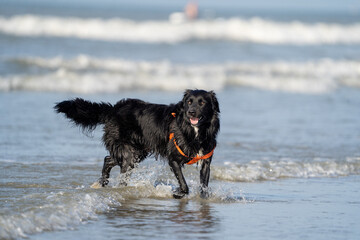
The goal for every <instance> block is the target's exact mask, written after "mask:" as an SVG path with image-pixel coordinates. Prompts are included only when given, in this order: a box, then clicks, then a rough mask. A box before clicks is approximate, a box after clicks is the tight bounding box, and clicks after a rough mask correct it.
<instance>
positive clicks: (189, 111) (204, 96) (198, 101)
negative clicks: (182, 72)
mask: <svg viewBox="0 0 360 240" xmlns="http://www.w3.org/2000/svg"><path fill="white" fill-rule="evenodd" d="M182 103H183V106H184V117H185V119H186V121H188V122H189V123H190V124H191V125H192V126H196V127H198V126H201V125H202V124H204V123H207V122H211V121H212V119H213V118H214V117H217V116H218V114H219V113H220V109H219V103H218V100H217V98H216V95H215V93H214V92H213V91H210V92H207V91H204V90H186V91H185V93H184V98H183V101H182Z"/></svg>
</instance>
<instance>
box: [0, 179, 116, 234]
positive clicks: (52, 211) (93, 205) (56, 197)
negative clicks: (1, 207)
mask: <svg viewBox="0 0 360 240" xmlns="http://www.w3.org/2000/svg"><path fill="white" fill-rule="evenodd" d="M33 187H34V186H33ZM39 195H40V194H39ZM24 198H25V199H26V198H30V199H31V198H35V196H24ZM37 198H38V197H37ZM42 198H45V199H42ZM42 198H40V199H39V200H38V201H40V200H44V201H46V202H47V203H46V204H44V205H41V206H33V205H32V206H29V207H28V208H27V209H26V208H23V209H22V211H21V214H14V213H9V214H2V215H1V216H0V238H1V239H15V238H19V237H22V238H26V237H27V236H28V235H29V234H35V233H41V232H44V231H56V230H65V229H73V228H75V227H76V226H77V225H79V224H82V223H85V222H87V221H89V220H92V219H96V218H97V214H98V213H100V212H105V211H109V210H110V209H111V207H112V206H118V205H120V203H119V199H117V198H121V196H120V195H119V196H117V195H116V194H115V193H112V194H111V196H110V195H108V196H106V194H104V195H103V196H102V195H100V194H97V193H91V192H88V193H83V194H81V193H80V194H79V193H69V192H62V191H60V192H58V193H52V194H50V195H49V196H45V195H44V196H42Z"/></svg>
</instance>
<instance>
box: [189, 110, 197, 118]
mask: <svg viewBox="0 0 360 240" xmlns="http://www.w3.org/2000/svg"><path fill="white" fill-rule="evenodd" d="M188 113H189V115H190V116H192V117H195V115H196V111H195V110H193V109H190V110H189V111H188Z"/></svg>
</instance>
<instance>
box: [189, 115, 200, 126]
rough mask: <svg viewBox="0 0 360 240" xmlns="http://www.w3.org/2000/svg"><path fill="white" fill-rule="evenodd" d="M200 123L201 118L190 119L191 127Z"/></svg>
mask: <svg viewBox="0 0 360 240" xmlns="http://www.w3.org/2000/svg"><path fill="white" fill-rule="evenodd" d="M199 121H200V118H195V117H192V118H190V122H191V125H197V124H198V123H199Z"/></svg>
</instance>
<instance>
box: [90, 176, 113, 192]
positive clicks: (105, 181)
mask: <svg viewBox="0 0 360 240" xmlns="http://www.w3.org/2000/svg"><path fill="white" fill-rule="evenodd" d="M108 184H109V180H108V179H104V178H100V179H99V180H97V181H96V182H94V183H93V184H92V185H91V186H90V187H91V188H95V189H97V188H102V187H105V186H106V185H108Z"/></svg>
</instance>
